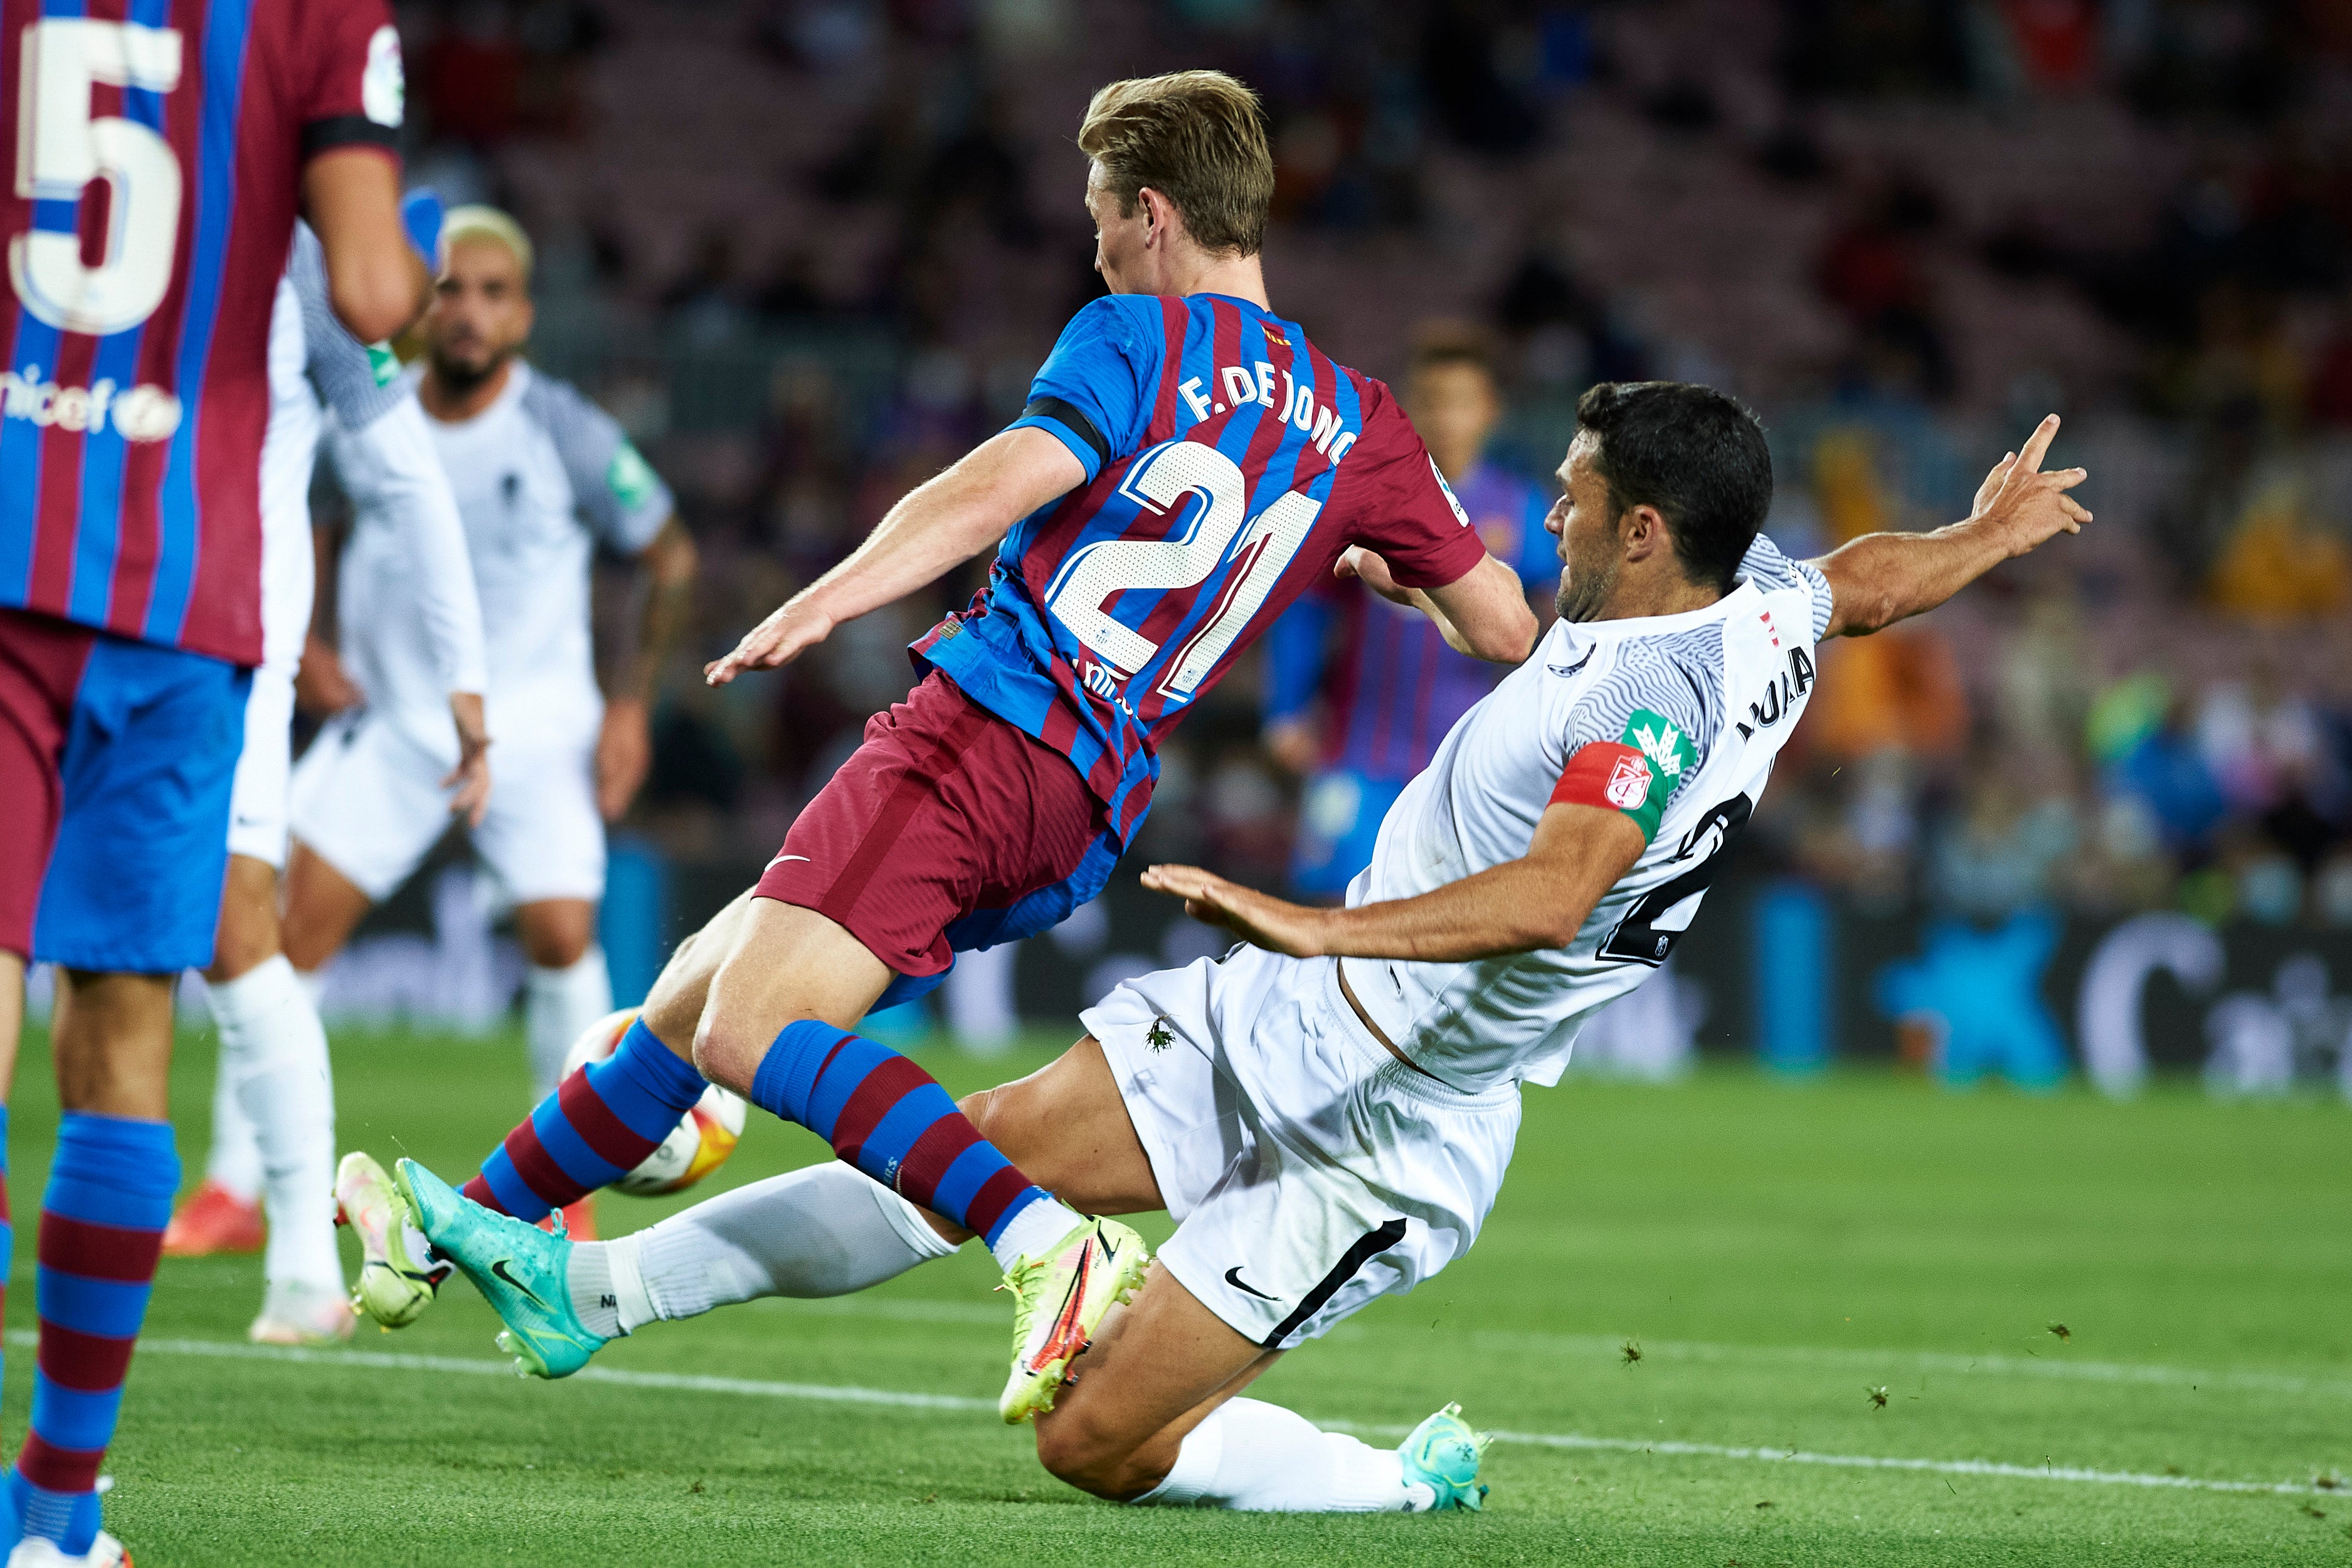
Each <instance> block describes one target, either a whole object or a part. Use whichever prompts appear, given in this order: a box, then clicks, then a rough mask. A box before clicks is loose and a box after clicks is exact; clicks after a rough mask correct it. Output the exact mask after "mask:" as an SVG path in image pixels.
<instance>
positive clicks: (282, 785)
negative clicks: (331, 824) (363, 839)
mask: <svg viewBox="0 0 2352 1568" xmlns="http://www.w3.org/2000/svg"><path fill="white" fill-rule="evenodd" d="M293 752H294V672H293V671H292V670H290V669H288V668H284V667H283V666H281V665H277V664H268V663H265V664H262V665H260V666H258V667H257V668H255V670H254V672H253V685H252V686H251V687H250V688H248V689H247V692H246V697H245V749H244V750H243V751H240V752H237V754H236V778H235V779H234V780H233V781H232V782H231V783H230V784H229V796H228V852H229V853H230V854H232V855H243V856H247V857H248V858H252V859H255V860H259V861H262V862H264V863H266V864H267V865H268V866H269V868H271V869H273V870H278V871H283V870H284V869H286V776H287V774H288V773H289V772H290V771H291V769H292V767H293Z"/></svg>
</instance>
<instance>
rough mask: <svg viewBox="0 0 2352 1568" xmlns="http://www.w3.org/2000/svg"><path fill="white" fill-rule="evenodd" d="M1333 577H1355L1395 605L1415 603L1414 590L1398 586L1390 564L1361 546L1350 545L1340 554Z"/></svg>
mask: <svg viewBox="0 0 2352 1568" xmlns="http://www.w3.org/2000/svg"><path fill="white" fill-rule="evenodd" d="M1331 575H1333V576H1334V577H1339V578H1343V579H1344V578H1348V577H1353V578H1355V579H1356V580H1357V581H1359V582H1360V583H1362V584H1363V585H1364V586H1365V587H1367V588H1370V590H1371V591H1372V592H1373V593H1375V594H1378V595H1380V596H1381V598H1383V599H1387V600H1389V601H1390V602H1391V603H1393V604H1399V605H1412V604H1413V603H1414V600H1413V596H1412V589H1410V588H1401V587H1399V586H1397V580H1396V578H1395V577H1394V576H1392V575H1391V574H1390V572H1389V563H1387V562H1385V561H1383V560H1381V557H1380V555H1379V554H1378V553H1377V552H1373V551H1370V550H1367V549H1365V548H1364V547H1363V546H1362V545H1360V544H1350V545H1349V546H1348V548H1347V549H1345V550H1343V551H1341V552H1339V564H1337V565H1335V566H1333V567H1332V568H1331ZM1416 607H1418V606H1417V605H1416Z"/></svg>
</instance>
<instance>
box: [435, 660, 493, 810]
mask: <svg viewBox="0 0 2352 1568" xmlns="http://www.w3.org/2000/svg"><path fill="white" fill-rule="evenodd" d="M449 718H450V720H451V721H452V722H454V723H455V724H456V725H457V766H456V767H454V768H451V769H450V770H449V776H448V777H447V778H445V779H443V780H442V781H441V787H442V788H443V789H446V790H450V791H453V792H454V793H453V794H451V795H450V796H449V815H450V816H461V817H464V818H465V819H466V826H468V827H479V826H481V825H482V814H483V813H484V812H487V811H488V810H489V808H490V732H489V731H488V728H486V727H485V726H484V724H483V722H482V694H481V693H480V692H478V691H452V692H451V693H449Z"/></svg>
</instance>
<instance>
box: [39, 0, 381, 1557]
mask: <svg viewBox="0 0 2352 1568" xmlns="http://www.w3.org/2000/svg"><path fill="white" fill-rule="evenodd" d="M0 82H5V83H6V84H7V90H8V92H10V93H12V94H14V95H15V96H14V97H13V98H12V99H11V100H9V103H8V106H7V111H6V112H5V114H0V166H5V167H7V168H9V169H12V170H14V171H15V174H16V178H15V182H14V184H13V185H11V186H10V187H9V188H8V189H7V190H6V191H5V192H0V237H5V243H6V248H7V253H8V268H7V273H8V279H7V284H6V292H5V295H4V296H0V355H5V359H0V366H5V369H0V799H5V801H6V802H7V803H8V809H9V823H8V831H7V832H6V833H5V834H4V835H0V954H4V955H5V956H0V998H5V1000H0V1008H5V1016H0V1043H5V1046H6V1047H7V1054H8V1057H9V1058H10V1059H9V1061H8V1062H7V1063H5V1064H0V1065H5V1066H7V1067H13V1065H14V1063H13V1058H14V1054H15V1047H16V1035H17V1029H18V1025H19V1015H20V1012H21V1008H22V987H21V980H22V973H23V971H22V965H23V963H24V961H25V960H26V958H27V957H28V956H29V957H32V958H38V959H43V960H47V961H49V962H52V963H56V964H57V965H58V1011H57V1018H56V1023H55V1026H54V1028H53V1031H52V1046H53V1048H54V1050H55V1053H56V1058H57V1069H58V1096H59V1099H60V1100H61V1101H62V1103H63V1106H64V1112H65V1113H64V1116H63V1118H62V1120H61V1121H60V1124H59V1127H58V1147H57V1154H56V1158H55V1161H54V1163H52V1165H51V1168H50V1173H49V1183H48V1187H47V1192H46V1193H45V1194H44V1196H43V1199H42V1205H41V1217H40V1243H39V1256H40V1266H39V1270H38V1273H37V1293H38V1302H39V1312H40V1319H41V1323H40V1353H39V1370H38V1372H37V1374H36V1376H35V1379H34V1386H33V1409H32V1420H31V1429H30V1432H29V1434H28V1436H26V1439H25V1446H24V1447H23V1448H22V1449H20V1450H19V1451H18V1453H17V1456H16V1464H15V1466H14V1468H12V1469H11V1470H10V1471H9V1473H8V1475H7V1478H6V1481H5V1487H0V1545H5V1546H6V1547H8V1548H9V1549H10V1550H11V1555H10V1557H9V1559H8V1560H9V1562H10V1563H12V1564H18V1565H23V1564H39V1563H116V1562H120V1561H121V1560H122V1557H123V1553H122V1550H121V1544H120V1543H119V1542H115V1541H114V1540H113V1538H112V1537H111V1536H109V1535H107V1534H105V1532H104V1531H100V1528H99V1523H100V1506H99V1500H98V1492H97V1480H98V1471H99V1467H100V1464H101V1463H102V1461H103V1460H104V1458H105V1455H106V1449H107V1447H108V1445H109V1444H110V1442H111V1441H112V1439H113V1436H114V1426H115V1420H116V1415H117V1411H118V1409H119V1406H120V1404H121V1385H122V1378H123V1373H124V1372H125V1369H126V1368H127V1366H128V1365H129V1363H130V1358H131V1346H132V1343H133V1342H134V1341H135V1340H136V1338H137V1336H138V1332H139V1325H140V1322H141V1320H142V1317H143V1316H144V1314H145V1311H146V1302H147V1291H148V1286H149V1283H150V1281H151V1280H152V1279H153V1276H154V1268H155V1258H156V1251H157V1248H158V1247H159V1246H160V1245H161V1242H162V1237H163V1225H164V1221H165V1220H166V1219H167V1218H168V1217H169V1213H170V1206H171V1202H172V1194H173V1190H174V1189H175V1188H176V1187H177V1186H178V1184H179V1174H180V1172H179V1159H178V1156H177V1155H176V1154H175V1153H174V1152H173V1142H172V1129H171V1125H170V1123H169V1122H168V1121H166V1120H165V1118H166V1116H167V1115H168V1112H169V1106H168V1099H167V1094H166V1089H167V1080H168V1077H169V1069H170V1064H171V1049H172V987H173V978H174V976H176V975H177V973H179V971H181V970H182V969H184V968H189V967H192V966H193V967H199V968H200V967H203V966H205V965H206V964H208V963H211V962H212V957H213V937H214V927H215V920H216V918H217V916H218V913H219V910H220V900H221V880H222V875H223V870H224V867H225V863H226V858H227V854H228V811H229V794H230V779H231V775H232V774H233V773H234V772H235V769H236V760H237V753H238V750H239V744H240V741H241V738H242V729H243V713H244V707H245V699H246V692H247V686H248V683H249V681H250V672H251V670H252V668H253V667H254V666H255V665H256V664H257V663H259V662H260V660H261V657H262V627H261V508H260V495H259V492H260V479H261V476H260V468H261V445H262V433H263V428H264V426H265V424H266V422H267V420H268V411H269V379H268V366H267V350H268V337H269V317H270V309H271V305H272V302H273V300H274V299H275V297H276V294H277V289H278V278H279V276H280V274H281V273H282V272H283V271H284V269H285V266H286V261H287V255H288V247H289V244H290V242H291V239H292V237H293V232H294V219H295V216H296V212H297V209H298V208H299V209H300V210H301V211H302V212H304V213H306V214H307V215H308V216H309V217H310V222H311V224H312V226H314V227H315V228H316V229H317V230H318V232H319V237H320V244H321V245H322V247H323V248H324V252H325V258H326V269H327V276H328V285H329V294H330V297H331V300H332V302H333V306H334V310H335V312H336V314H337V315H338V316H339V317H340V318H341V321H343V323H344V325H346V326H347V327H349V328H350V329H351V331H352V332H353V333H354V334H355V335H356V336H358V337H359V338H360V339H362V341H373V340H376V339H380V338H383V337H388V336H390V335H391V334H392V333H394V332H395V331H399V330H400V328H401V327H402V326H403V325H404V324H405V323H406V322H407V321H408V320H409V319H410V318H411V317H412V316H414V315H415V312H416V311H417V310H418V309H419V308H420V307H421V306H422V304H423V303H424V291H425V268H424V265H423V263H422V262H421V261H420V260H419V259H418V258H416V257H415V255H414V254H413V253H412V252H411V251H410V248H409V246H408V243H407V240H406V239H405V237H404V235H403V232H402V228H401V221H400V210H399V195H400V191H399V181H400V171H399V163H398V159H397V156H396V154H395V153H394V141H395V137H396V135H397V132H398V130H399V126H400V121H401V107H402V84H401V70H400V39H399V36H398V35H397V34H396V33H395V32H394V30H393V27H392V22H391V17H390V16H389V14H388V13H387V11H386V9H385V7H384V5H383V3H382V0H88V3H87V4H86V5H71V6H66V5H55V4H43V3H41V0H0ZM0 1236H5V1231H0Z"/></svg>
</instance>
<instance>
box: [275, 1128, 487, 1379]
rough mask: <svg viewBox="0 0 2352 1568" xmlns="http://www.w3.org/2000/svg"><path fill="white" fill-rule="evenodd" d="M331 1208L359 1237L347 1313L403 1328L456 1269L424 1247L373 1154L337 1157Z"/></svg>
mask: <svg viewBox="0 0 2352 1568" xmlns="http://www.w3.org/2000/svg"><path fill="white" fill-rule="evenodd" d="M335 1205H336V1208H337V1210H338V1212H339V1214H340V1215H341V1218H342V1221H343V1223H344V1224H346V1225H348V1226H351V1227H352V1234H353V1235H355V1236H357V1237H359V1238H360V1282H359V1284H358V1285H356V1286H355V1287H353V1288H352V1308H353V1310H357V1311H359V1312H362V1313H363V1314H365V1315H366V1316H367V1317H369V1318H371V1319H373V1320H374V1321H375V1322H376V1323H377V1325H378V1326H380V1327H382V1328H383V1329H384V1330H386V1331H390V1330H393V1329H403V1328H406V1327H407V1326H408V1325H409V1324H411V1323H413V1322H415V1321H416V1320H417V1318H418V1317H420V1316H421V1315H422V1314H423V1313H424V1311H425V1308H427V1307H429V1306H431V1305H433V1299H434V1298H435V1297H436V1295H438V1294H439V1293H440V1290H441V1286H442V1282H443V1281H444V1280H446V1279H448V1278H449V1276H450V1275H452V1274H454V1273H456V1272H457V1270H455V1269H453V1268H450V1267H449V1265H448V1264H446V1263H445V1262H443V1261H442V1260H441V1259H439V1258H436V1257H434V1256H433V1251H432V1248H430V1247H426V1246H425V1237H424V1234H423V1233H422V1232H420V1231H419V1230H418V1229H417V1228H416V1226H415V1224H414V1223H413V1222H412V1221H411V1220H410V1219H409V1215H408V1202H407V1200H406V1199H404V1198H403V1197H402V1196H401V1195H400V1189H399V1188H398V1187H396V1186H394V1185H393V1181H392V1178H391V1177H390V1176H389V1175H387V1174H385V1173H384V1169H383V1166H382V1165H379V1164H378V1163H376V1162H375V1157H374V1156H373V1155H372V1154H369V1153H367V1152H364V1151H362V1150H359V1149H354V1150H352V1152H350V1153H348V1154H346V1155H344V1156H343V1158H342V1162H341V1163H340V1164H338V1165H337V1166H336V1167H335ZM263 1316H264V1318H267V1317H268V1313H267V1312H266V1311H265V1312H264V1314H263ZM254 1327H255V1329H256V1330H257V1331H258V1330H259V1329H260V1327H261V1321H259V1320H257V1321H256V1322H255V1324H254ZM254 1337H255V1338H257V1339H258V1338H260V1337H261V1335H260V1334H259V1333H258V1332H257V1333H256V1334H255V1336H254ZM346 1337H348V1336H346ZM279 1342H280V1343H282V1342H283V1341H279Z"/></svg>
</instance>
